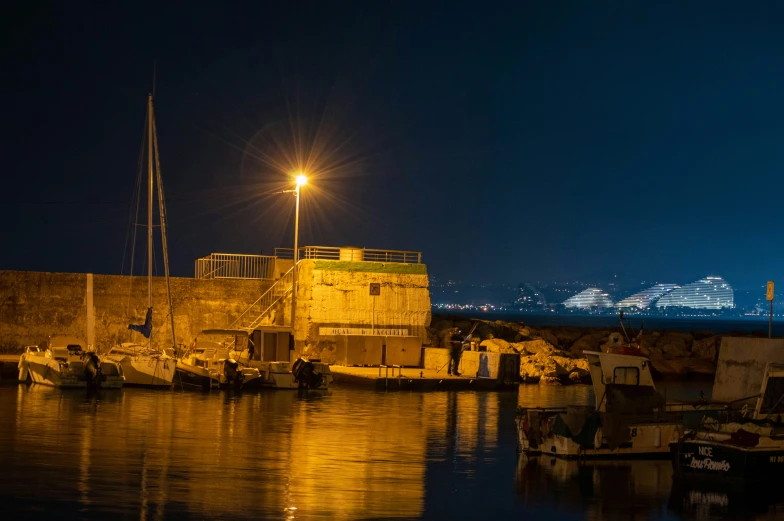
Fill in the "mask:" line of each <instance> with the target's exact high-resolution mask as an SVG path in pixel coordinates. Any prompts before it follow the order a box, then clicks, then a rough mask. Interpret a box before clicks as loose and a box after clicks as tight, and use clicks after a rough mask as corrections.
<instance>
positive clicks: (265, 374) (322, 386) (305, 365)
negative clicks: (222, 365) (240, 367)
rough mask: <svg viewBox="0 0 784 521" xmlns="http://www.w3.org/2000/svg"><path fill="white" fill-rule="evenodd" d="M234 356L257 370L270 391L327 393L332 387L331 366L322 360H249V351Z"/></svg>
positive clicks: (264, 385)
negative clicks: (316, 391)
mask: <svg viewBox="0 0 784 521" xmlns="http://www.w3.org/2000/svg"><path fill="white" fill-rule="evenodd" d="M232 356H233V357H234V358H235V359H236V360H238V361H239V362H241V363H243V364H247V365H248V366H250V367H253V368H254V369H257V370H258V371H259V373H260V374H261V381H262V383H261V385H262V386H263V387H267V388H270V389H302V388H307V389H312V390H323V391H326V390H328V389H329V387H330V385H332V372H331V371H330V369H329V364H327V363H324V362H322V361H320V360H310V359H308V358H304V357H300V358H297V359H296V360H295V361H294V363H293V364H292V363H290V362H288V361H265V360H253V359H252V358H251V359H250V360H249V359H248V350H247V349H245V350H243V351H241V352H233V353H232Z"/></svg>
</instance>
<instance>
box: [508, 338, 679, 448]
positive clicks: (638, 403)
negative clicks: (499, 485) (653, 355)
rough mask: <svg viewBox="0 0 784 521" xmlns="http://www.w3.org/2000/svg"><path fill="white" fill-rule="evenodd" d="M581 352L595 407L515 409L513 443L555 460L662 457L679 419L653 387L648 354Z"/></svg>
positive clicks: (625, 349)
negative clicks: (586, 367) (515, 437)
mask: <svg viewBox="0 0 784 521" xmlns="http://www.w3.org/2000/svg"><path fill="white" fill-rule="evenodd" d="M622 352H623V353H624V354H620V353H617V352H614V353H601V352H593V351H586V352H585V355H586V358H587V360H588V364H589V368H590V372H591V380H592V382H593V388H594V393H595V396H596V404H595V406H575V407H558V408H519V409H518V413H517V417H516V423H517V431H518V442H519V444H518V447H519V449H520V450H521V451H522V452H523V453H526V454H549V455H552V456H555V457H558V458H567V459H569V458H578V457H579V458H608V457H611V458H618V457H625V458H657V457H660V458H666V457H667V456H668V454H669V443H670V441H675V440H677V439H678V438H679V437H680V433H681V432H682V420H681V416H680V414H679V413H678V412H676V411H673V410H670V409H668V408H667V407H666V405H665V401H664V398H663V397H662V396H661V395H660V394H659V393H658V392H657V391H656V387H655V385H654V383H653V377H652V375H651V370H650V361H649V360H648V358H646V357H644V356H641V355H637V354H630V353H634V352H635V351H634V350H633V349H632V348H630V347H628V346H624V347H623V349H622Z"/></svg>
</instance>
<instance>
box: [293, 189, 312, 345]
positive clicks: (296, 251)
mask: <svg viewBox="0 0 784 521" xmlns="http://www.w3.org/2000/svg"><path fill="white" fill-rule="evenodd" d="M296 182H297V188H296V190H293V192H294V196H295V197H296V198H297V203H296V210H295V212H294V268H293V272H292V274H291V277H292V278H291V339H292V342H293V341H294V319H295V317H296V309H297V261H298V260H299V189H300V188H301V187H302V186H304V185H306V184H307V183H308V178H307V177H305V176H304V175H303V174H299V175H298V176H297V178H296Z"/></svg>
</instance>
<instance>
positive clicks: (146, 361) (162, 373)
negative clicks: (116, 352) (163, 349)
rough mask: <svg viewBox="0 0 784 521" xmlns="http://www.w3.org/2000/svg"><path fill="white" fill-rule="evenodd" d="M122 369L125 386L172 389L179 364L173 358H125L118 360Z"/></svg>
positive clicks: (141, 356)
mask: <svg viewBox="0 0 784 521" xmlns="http://www.w3.org/2000/svg"><path fill="white" fill-rule="evenodd" d="M110 358H111V359H113V360H114V361H115V362H117V363H119V364H120V367H122V372H123V376H125V385H130V386H139V387H142V386H143V387H171V385H172V382H173V381H174V372H175V369H176V367H177V362H176V361H175V360H174V359H172V358H161V357H160V356H150V355H139V356H125V357H122V358H120V359H119V360H117V359H116V358H115V357H110Z"/></svg>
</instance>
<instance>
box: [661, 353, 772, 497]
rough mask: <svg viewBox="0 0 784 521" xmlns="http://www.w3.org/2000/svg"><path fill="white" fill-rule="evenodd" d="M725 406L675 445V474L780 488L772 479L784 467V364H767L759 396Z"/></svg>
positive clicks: (672, 448)
mask: <svg viewBox="0 0 784 521" xmlns="http://www.w3.org/2000/svg"><path fill="white" fill-rule="evenodd" d="M716 381H717V382H718V381H719V380H718V376H717V379H716ZM714 385H720V384H719V383H716V384H714ZM731 405H735V407H731ZM725 407H726V408H725V410H724V411H723V412H722V414H720V415H714V417H705V418H704V419H703V421H702V423H701V425H700V426H699V427H698V428H697V429H694V430H689V431H687V432H686V433H685V435H684V436H683V437H682V438H681V439H680V440H678V442H677V443H673V444H672V445H671V447H670V448H671V451H672V464H673V469H674V471H675V474H676V476H677V477H678V478H681V479H683V480H686V481H691V480H694V481H719V482H725V483H730V482H732V483H742V484H745V485H749V486H751V487H762V486H770V485H775V483H776V481H775V480H771V477H772V476H776V475H778V472H779V470H781V469H784V422H782V415H784V364H778V363H768V364H766V366H765V369H764V375H763V378H762V384H761V387H760V392H759V394H758V395H757V396H756V397H749V398H746V399H743V400H738V401H737V402H736V403H735V404H732V403H731V404H727V405H726V406H725ZM738 407H740V408H738Z"/></svg>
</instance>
